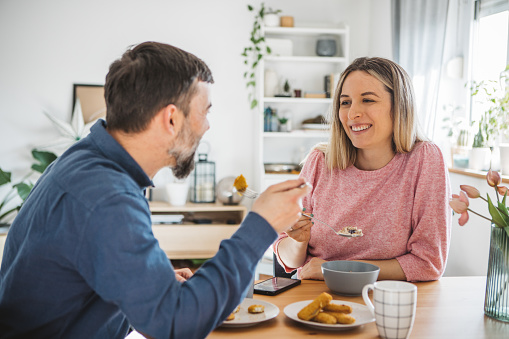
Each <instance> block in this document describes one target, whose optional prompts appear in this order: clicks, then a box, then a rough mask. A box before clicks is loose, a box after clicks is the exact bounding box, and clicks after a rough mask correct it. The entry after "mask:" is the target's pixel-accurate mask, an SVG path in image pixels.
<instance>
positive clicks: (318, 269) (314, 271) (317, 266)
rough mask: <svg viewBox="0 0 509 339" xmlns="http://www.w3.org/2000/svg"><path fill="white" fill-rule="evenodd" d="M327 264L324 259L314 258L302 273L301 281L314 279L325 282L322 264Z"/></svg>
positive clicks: (303, 268)
mask: <svg viewBox="0 0 509 339" xmlns="http://www.w3.org/2000/svg"><path fill="white" fill-rule="evenodd" d="M324 262H325V260H323V259H319V258H316V257H314V258H312V259H311V260H310V261H309V262H308V263H307V264H306V265H304V266H303V267H302V270H301V271H300V275H299V279H313V280H323V274H322V264H323V263H324Z"/></svg>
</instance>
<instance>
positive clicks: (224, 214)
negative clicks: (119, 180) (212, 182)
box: [150, 201, 247, 259]
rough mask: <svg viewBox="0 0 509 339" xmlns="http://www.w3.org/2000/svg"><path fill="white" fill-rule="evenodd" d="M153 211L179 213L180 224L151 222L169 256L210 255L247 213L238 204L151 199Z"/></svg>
mask: <svg viewBox="0 0 509 339" xmlns="http://www.w3.org/2000/svg"><path fill="white" fill-rule="evenodd" d="M150 211H151V212H152V214H153V215H160V214H175V215H183V216H184V219H183V222H182V223H180V224H153V225H152V230H153V232H154V236H155V237H156V238H157V240H158V241H159V246H161V248H162V249H163V250H164V251H165V252H166V255H167V256H168V258H169V259H207V258H212V257H213V256H214V255H215V254H216V252H217V250H218V249H219V244H220V242H221V240H223V239H227V238H230V237H231V236H232V234H233V233H234V232H235V231H236V230H237V229H238V228H239V226H240V223H241V222H242V220H243V219H244V217H245V216H246V214H247V208H246V207H245V206H242V205H223V204H219V203H215V204H194V203H187V204H186V205H185V206H172V205H170V204H168V203H166V202H161V201H151V202H150Z"/></svg>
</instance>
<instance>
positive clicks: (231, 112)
mask: <svg viewBox="0 0 509 339" xmlns="http://www.w3.org/2000/svg"><path fill="white" fill-rule="evenodd" d="M265 3H266V6H267V7H272V8H275V9H276V8H279V9H282V10H283V14H285V15H293V16H294V17H295V23H296V25H298V24H299V23H300V22H322V23H324V22H325V23H331V24H334V23H338V22H345V23H347V24H348V25H350V27H351V32H352V37H351V51H352V56H354V57H356V56H362V55H382V56H390V51H391V48H390V40H386V39H387V38H390V15H389V14H390V12H389V9H390V5H389V4H390V1H389V0H384V1H379V0H378V1H376V0H360V1H348V0H341V1H329V0H317V1H312V2H311V1H305V0H299V1H285V0H278V1H265ZM247 4H252V5H254V6H255V7H256V8H258V7H259V4H260V1H258V0H257V1H232V0H230V1H227V0H216V1H207V0H196V1H168V0H148V1H134V0H130V1H121V0H110V1H99V0H87V1H85V0H82V1H66V0H46V1H29V0H2V1H1V2H0V43H1V46H2V47H1V48H2V53H1V54H0V167H1V168H2V169H4V170H8V171H13V173H14V176H15V177H17V178H19V177H21V176H22V175H24V174H25V173H26V172H27V169H28V167H29V164H30V163H31V156H30V150H31V148H33V147H37V146H39V145H42V144H45V143H47V142H49V141H53V140H54V139H56V138H57V137H58V136H59V134H58V132H57V131H56V129H55V128H54V127H53V125H52V124H51V123H50V121H49V120H48V119H47V118H46V117H45V116H44V115H43V114H42V111H43V110H47V111H48V112H49V113H51V114H53V115H54V116H55V117H57V118H60V119H64V120H67V121H70V116H71V107H72V103H71V101H72V85H73V83H91V84H104V78H105V75H106V73H107V71H108V67H109V65H110V63H111V62H112V61H114V60H115V59H116V58H118V57H120V56H121V54H122V53H123V52H124V51H125V49H126V47H127V46H129V45H132V44H137V43H140V42H143V41H146V40H155V41H161V42H165V43H170V44H173V45H176V46H178V47H181V48H183V49H185V50H187V51H189V52H192V53H194V54H196V55H197V56H199V57H201V58H202V59H203V60H204V61H205V62H206V63H207V64H208V65H209V66H210V68H211V69H212V71H213V74H214V77H215V82H216V83H215V85H214V86H213V93H212V95H213V97H212V102H213V108H212V111H211V114H210V118H209V119H210V123H211V129H210V131H209V132H207V133H206V134H205V137H204V139H205V140H207V141H209V142H210V143H211V145H212V151H211V154H210V157H209V158H210V159H211V160H213V161H215V162H216V166H217V169H216V171H217V179H218V180H219V179H221V178H223V177H225V176H227V175H237V174H238V173H244V174H246V175H247V176H248V177H249V176H251V175H252V173H253V170H252V169H253V167H254V164H253V158H252V151H253V149H254V145H253V141H252V140H253V131H252V130H251V129H250V128H249V126H252V125H253V118H254V111H250V109H249V106H248V102H247V98H246V92H245V85H244V81H243V78H242V74H243V72H244V68H243V64H242V59H241V57H240V53H241V52H242V50H243V47H244V46H245V45H246V43H247V41H248V38H249V32H250V29H251V26H252V22H253V14H252V13H250V12H249V11H248V10H247ZM370 9H376V11H373V10H370ZM380 13H382V15H380ZM371 16H375V17H376V18H372V17H371ZM372 22H373V23H374V22H376V23H377V24H376V26H373V24H372ZM373 41H376V42H377V43H376V44H372V42H373ZM380 41H386V42H385V43H380Z"/></svg>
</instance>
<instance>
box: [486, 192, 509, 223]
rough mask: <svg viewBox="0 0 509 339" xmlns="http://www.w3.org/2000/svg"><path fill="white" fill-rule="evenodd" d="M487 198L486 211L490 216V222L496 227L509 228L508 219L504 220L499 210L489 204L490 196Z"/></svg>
mask: <svg viewBox="0 0 509 339" xmlns="http://www.w3.org/2000/svg"><path fill="white" fill-rule="evenodd" d="M487 196H488V210H489V212H490V215H491V221H492V222H493V223H494V224H495V225H497V226H498V227H506V226H509V218H504V217H505V216H504V215H503V214H501V213H500V212H499V210H498V209H497V208H496V207H495V206H494V205H493V202H491V199H490V195H489V194H487Z"/></svg>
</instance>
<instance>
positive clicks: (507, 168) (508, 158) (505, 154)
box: [498, 144, 509, 175]
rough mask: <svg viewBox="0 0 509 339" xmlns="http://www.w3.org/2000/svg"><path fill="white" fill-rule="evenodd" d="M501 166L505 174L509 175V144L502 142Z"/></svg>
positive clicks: (500, 147) (500, 146)
mask: <svg viewBox="0 0 509 339" xmlns="http://www.w3.org/2000/svg"><path fill="white" fill-rule="evenodd" d="M498 147H499V149H500V167H501V172H502V174H504V175H509V144H500V145H499V146H498Z"/></svg>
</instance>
